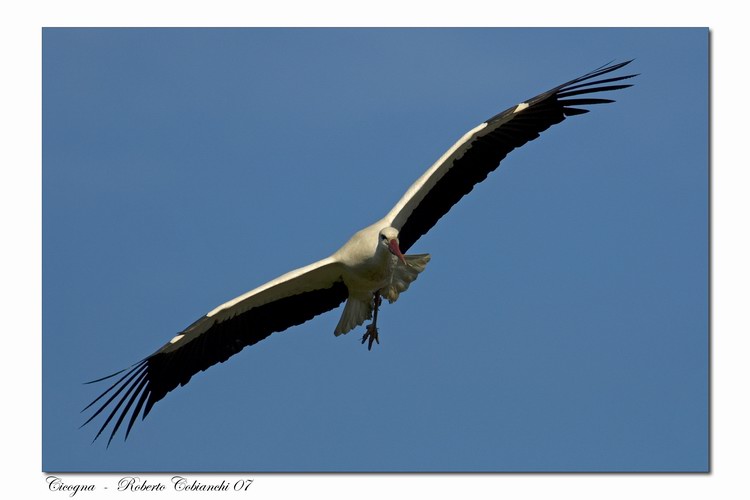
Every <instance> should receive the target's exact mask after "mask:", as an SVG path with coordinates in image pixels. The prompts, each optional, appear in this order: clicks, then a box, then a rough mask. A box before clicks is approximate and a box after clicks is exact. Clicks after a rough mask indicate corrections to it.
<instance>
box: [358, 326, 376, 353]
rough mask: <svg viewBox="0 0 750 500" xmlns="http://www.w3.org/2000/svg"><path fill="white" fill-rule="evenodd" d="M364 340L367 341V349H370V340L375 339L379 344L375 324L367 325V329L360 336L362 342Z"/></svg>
mask: <svg viewBox="0 0 750 500" xmlns="http://www.w3.org/2000/svg"><path fill="white" fill-rule="evenodd" d="M365 341H368V343H367V350H368V351H371V350H372V342H373V341H375V342H377V343H378V345H379V344H380V339H379V338H378V329H377V328H376V327H375V325H373V324H371V325H367V330H366V331H365V334H364V335H363V336H362V343H363V344H364V343H365Z"/></svg>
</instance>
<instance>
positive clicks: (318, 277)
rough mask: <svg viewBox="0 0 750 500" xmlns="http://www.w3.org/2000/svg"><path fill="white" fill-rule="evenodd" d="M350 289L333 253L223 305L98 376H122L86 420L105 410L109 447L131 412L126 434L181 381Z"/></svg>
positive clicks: (328, 305)
mask: <svg viewBox="0 0 750 500" xmlns="http://www.w3.org/2000/svg"><path fill="white" fill-rule="evenodd" d="M348 293H349V292H348V290H347V288H346V285H345V284H344V282H343V280H342V277H341V265H340V264H339V263H337V262H336V261H335V260H334V259H332V258H330V257H329V258H327V259H323V260H321V261H318V262H316V263H314V264H311V265H309V266H306V267H303V268H300V269H297V270H295V271H292V272H290V273H287V274H285V275H283V276H280V277H279V278H277V279H275V280H273V281H270V282H268V283H266V284H265V285H263V286H261V287H258V288H256V289H254V290H251V291H249V292H247V293H246V294H244V295H241V296H239V297H237V298H235V299H234V300H231V301H229V302H227V303H225V304H222V305H220V306H219V307H217V308H216V309H214V310H213V311H211V312H209V313H208V314H206V315H205V316H203V317H202V318H200V319H199V320H198V321H196V322H195V323H193V324H192V325H190V326H189V327H187V328H186V329H185V330H184V331H182V332H181V333H180V334H179V335H177V336H175V337H174V338H173V339H172V340H170V341H169V342H167V343H166V344H165V345H164V346H163V347H162V348H161V349H159V350H157V351H156V352H155V353H153V354H152V355H150V356H148V357H147V358H145V359H143V360H141V361H140V362H138V363H136V364H135V365H133V366H132V367H130V368H128V369H126V370H122V371H120V372H118V373H115V374H114V375H110V376H108V377H104V378H102V379H99V380H94V381H93V382H99V381H101V380H105V379H110V378H114V377H116V376H118V375H119V376H120V378H119V379H117V381H116V382H115V383H114V384H112V385H111V386H110V387H109V388H108V389H107V390H106V391H104V393H102V394H101V395H100V396H99V397H98V398H96V399H95V400H94V401H93V402H91V404H89V405H88V406H87V407H86V408H84V411H86V410H87V409H89V408H91V407H93V406H95V405H96V404H97V403H99V406H98V408H97V410H96V411H95V412H94V414H93V415H91V417H90V418H89V419H88V420H87V421H86V422H84V424H83V425H86V424H87V423H89V422H91V421H92V420H93V419H94V418H96V417H97V416H98V415H100V414H103V415H106V419H105V421H104V423H103V424H102V426H101V428H100V429H99V432H98V433H97V435H96V437H95V438H94V440H96V439H97V438H98V437H99V436H100V435H101V434H102V432H104V430H105V429H106V428H107V427H108V426H111V428H112V430H111V432H110V436H109V441H108V443H107V445H108V446H109V443H110V442H112V438H113V437H114V436H115V434H116V433H117V431H118V429H120V427H121V425H122V424H123V423H124V421H125V419H126V418H128V415H130V417H129V419H128V422H127V429H126V433H125V438H126V439H127V436H128V435H129V434H130V430H131V429H132V427H133V424H134V423H135V421H136V419H137V418H138V415H139V414H142V418H146V415H148V414H149V412H150V411H151V408H152V407H153V406H154V403H156V402H157V401H159V400H161V399H162V398H163V397H164V396H166V395H167V393H168V392H169V391H171V390H172V389H174V388H176V387H177V386H178V385H185V384H187V383H188V382H189V381H190V379H191V378H192V376H193V375H195V374H196V373H198V372H200V371H203V370H206V369H207V368H209V367H211V366H213V365H215V364H216V363H223V362H224V361H226V360H227V359H229V358H230V357H231V356H233V355H234V354H236V353H238V352H240V351H241V350H242V349H243V348H245V347H247V346H249V345H253V344H255V343H257V342H260V341H261V340H263V339H265V338H266V337H268V336H269V335H271V334H272V333H274V332H281V331H284V330H286V329H287V328H289V327H292V326H295V325H299V324H302V323H304V322H305V321H308V320H310V319H312V318H313V317H315V316H317V315H318V314H322V313H324V312H326V311H330V310H331V309H334V308H336V307H338V306H339V305H340V304H341V303H342V302H343V301H344V300H346V298H347V296H348ZM93 382H90V383H93Z"/></svg>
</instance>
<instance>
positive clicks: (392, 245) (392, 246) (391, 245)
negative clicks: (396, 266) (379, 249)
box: [388, 238, 406, 264]
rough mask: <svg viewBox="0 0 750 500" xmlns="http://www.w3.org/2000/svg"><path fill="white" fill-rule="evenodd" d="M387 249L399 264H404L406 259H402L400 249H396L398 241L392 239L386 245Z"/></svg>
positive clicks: (402, 255)
mask: <svg viewBox="0 0 750 500" xmlns="http://www.w3.org/2000/svg"><path fill="white" fill-rule="evenodd" d="M388 249H389V250H390V251H391V253H392V254H393V255H395V256H396V257H398V258H399V260H401V262H403V263H404V264H406V258H404V254H402V253H401V249H400V248H399V247H398V240H397V239H395V238H394V239H392V240H391V241H390V243H388Z"/></svg>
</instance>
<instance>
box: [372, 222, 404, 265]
mask: <svg viewBox="0 0 750 500" xmlns="http://www.w3.org/2000/svg"><path fill="white" fill-rule="evenodd" d="M378 240H379V241H378V244H379V245H383V246H385V247H386V248H387V249H388V251H389V252H391V253H392V254H393V255H395V256H396V257H398V258H399V260H400V261H401V262H403V263H404V264H406V258H404V254H402V253H401V249H400V248H399V247H398V229H396V228H395V227H390V226H389V227H384V228H383V229H381V230H380V233H379V234H378Z"/></svg>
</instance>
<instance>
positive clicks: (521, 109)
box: [513, 102, 529, 113]
mask: <svg viewBox="0 0 750 500" xmlns="http://www.w3.org/2000/svg"><path fill="white" fill-rule="evenodd" d="M528 107H529V103H527V102H522V103H521V104H519V105H518V106H516V109H514V110H513V112H514V113H518V112H519V111H523V110H524V109H526V108H528Z"/></svg>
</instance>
